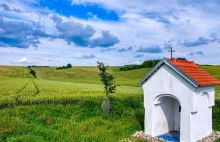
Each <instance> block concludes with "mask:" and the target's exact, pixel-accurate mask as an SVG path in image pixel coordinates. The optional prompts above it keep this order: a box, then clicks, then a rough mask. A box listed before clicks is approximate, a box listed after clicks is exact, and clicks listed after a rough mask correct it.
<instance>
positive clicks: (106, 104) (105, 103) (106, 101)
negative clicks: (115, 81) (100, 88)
mask: <svg viewBox="0 0 220 142" xmlns="http://www.w3.org/2000/svg"><path fill="white" fill-rule="evenodd" d="M110 109H111V104H110V98H109V94H108V93H106V96H105V98H104V100H103V102H102V110H103V112H104V113H109V112H110Z"/></svg>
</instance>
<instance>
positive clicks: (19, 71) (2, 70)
mask: <svg viewBox="0 0 220 142" xmlns="http://www.w3.org/2000/svg"><path fill="white" fill-rule="evenodd" d="M29 72H30V70H29V69H28V68H27V67H17V66H0V76H8V77H16V78H31V75H30V73H29Z"/></svg>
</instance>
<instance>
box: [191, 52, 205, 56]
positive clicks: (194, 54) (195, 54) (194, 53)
mask: <svg viewBox="0 0 220 142" xmlns="http://www.w3.org/2000/svg"><path fill="white" fill-rule="evenodd" d="M203 55H204V53H203V52H202V51H197V52H193V53H189V54H188V55H187V56H203Z"/></svg>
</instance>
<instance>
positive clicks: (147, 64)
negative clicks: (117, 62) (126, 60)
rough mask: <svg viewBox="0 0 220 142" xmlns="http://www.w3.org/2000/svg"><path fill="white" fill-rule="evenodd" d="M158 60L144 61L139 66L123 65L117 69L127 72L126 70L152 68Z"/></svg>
mask: <svg viewBox="0 0 220 142" xmlns="http://www.w3.org/2000/svg"><path fill="white" fill-rule="evenodd" d="M158 62H160V59H156V60H146V61H144V62H143V63H142V64H141V65H124V66H123V67H121V68H119V70H120V71H128V70H135V69H140V68H152V67H154V66H155V65H156V64H157V63H158Z"/></svg>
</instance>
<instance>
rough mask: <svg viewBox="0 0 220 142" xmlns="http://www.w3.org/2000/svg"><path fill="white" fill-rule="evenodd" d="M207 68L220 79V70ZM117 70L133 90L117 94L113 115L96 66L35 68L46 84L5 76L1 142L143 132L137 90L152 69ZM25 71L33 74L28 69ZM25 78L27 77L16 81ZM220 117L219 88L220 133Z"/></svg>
mask: <svg viewBox="0 0 220 142" xmlns="http://www.w3.org/2000/svg"><path fill="white" fill-rule="evenodd" d="M0 68H10V69H12V68H16V67H12V68H11V67H0ZM19 68H20V67H19ZM21 68H23V67H21ZM204 68H205V69H206V70H208V71H209V72H210V73H211V74H213V75H214V76H216V77H217V78H218V79H220V77H219V73H220V67H216V68H215V69H213V67H204ZM117 69H118V67H112V68H111V72H112V73H114V74H115V75H116V80H117V83H118V84H120V85H130V86H127V87H126V86H120V87H119V88H118V91H117V93H116V94H113V95H111V100H112V111H111V113H110V115H108V116H107V115H104V114H102V112H101V110H100V105H101V102H102V97H103V90H102V87H103V86H102V85H100V84H91V83H100V82H99V78H98V76H97V73H98V72H97V69H96V67H74V68H72V69H67V70H55V68H34V70H36V71H37V75H38V77H39V78H40V79H42V80H36V79H33V78H31V76H29V75H25V74H26V73H25V72H24V75H22V74H20V73H19V72H17V73H16V71H14V72H8V73H2V75H1V76H0V90H1V92H0V105H1V103H7V104H5V105H3V106H4V107H5V108H3V109H0V140H1V141H106V142H108V141H109V142H112V141H118V140H121V139H124V138H126V137H129V136H130V135H131V134H132V133H134V132H135V131H137V130H142V129H143V121H144V118H143V116H144V108H143V92H142V89H141V88H140V87H132V86H136V84H137V82H138V81H139V80H140V79H141V78H142V77H143V76H144V74H146V72H147V70H149V69H140V70H132V71H127V72H119V71H118V70H117ZM3 70H4V69H3ZM12 70H14V69H12ZM22 70H25V71H26V72H28V70H26V68H23V69H22ZM0 72H1V70H0ZM39 73H41V74H39ZM0 74H1V73H0ZM76 74H77V75H76ZM4 76H6V77H4ZM8 76H11V77H10V78H9V77H8ZM19 76H20V77H24V78H23V79H22V78H12V77H19ZM28 76H29V77H30V78H27V77H28ZM68 77H70V78H68ZM47 79H49V80H53V81H48V80H47ZM62 81H67V82H62ZM73 82H88V83H73ZM35 85H36V86H35ZM36 87H37V88H36ZM37 90H38V91H37ZM39 104H40V105H39ZM12 106H14V107H12ZM11 107H12V108H11ZM219 118H220V92H219V90H218V88H217V93H216V106H215V107H214V108H213V128H214V129H215V130H220V125H219V124H220V119H219Z"/></svg>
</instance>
